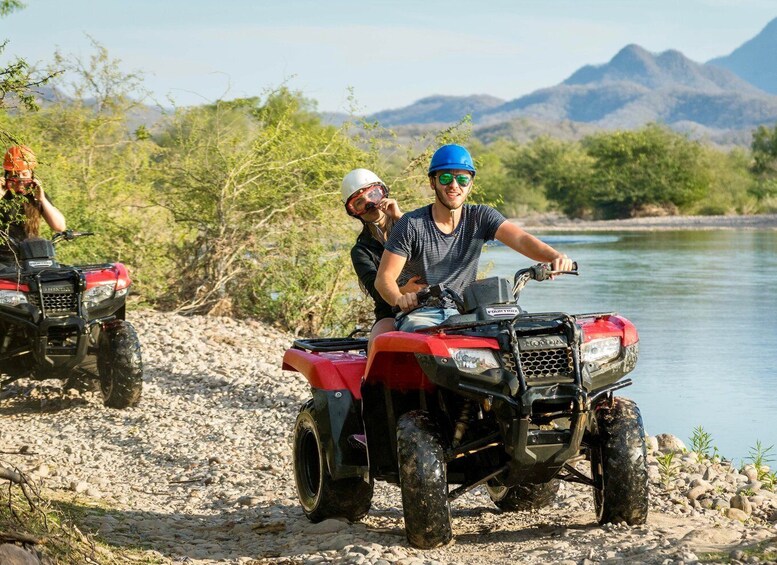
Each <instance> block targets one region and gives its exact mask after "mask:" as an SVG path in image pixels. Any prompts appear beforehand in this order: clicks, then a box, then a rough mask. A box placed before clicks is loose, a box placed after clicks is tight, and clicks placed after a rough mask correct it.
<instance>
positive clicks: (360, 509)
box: [294, 400, 373, 522]
mask: <svg viewBox="0 0 777 565" xmlns="http://www.w3.org/2000/svg"><path fill="white" fill-rule="evenodd" d="M325 453H326V452H325V450H324V446H323V445H322V442H321V434H320V431H319V425H318V419H317V418H316V409H315V407H314V406H313V401H312V400H309V401H308V402H307V403H305V404H304V405H303V406H302V408H301V410H300V413H299V415H298V416H297V423H296V424H295V425H294V480H295V481H296V483H297V495H298V497H299V501H300V504H302V511H303V512H304V513H305V516H307V517H308V519H309V520H310V521H311V522H320V521H322V520H325V519H327V518H346V519H348V520H349V521H351V522H356V521H357V520H360V519H362V518H363V517H364V516H366V515H367V512H369V510H370V505H371V504H372V488H373V485H372V480H370V482H366V481H364V480H363V479H361V478H359V477H350V478H346V479H339V480H334V479H333V478H332V475H331V474H330V472H329V469H328V468H327V464H326V455H325Z"/></svg>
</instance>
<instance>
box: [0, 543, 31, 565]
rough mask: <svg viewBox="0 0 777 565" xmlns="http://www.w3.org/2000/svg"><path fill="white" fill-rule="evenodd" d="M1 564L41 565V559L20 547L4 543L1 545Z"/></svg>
mask: <svg viewBox="0 0 777 565" xmlns="http://www.w3.org/2000/svg"><path fill="white" fill-rule="evenodd" d="M0 563H2V565H40V559H38V558H37V557H36V556H35V555H33V554H32V553H30V552H29V551H26V550H24V549H22V548H21V547H19V546H18V545H11V544H10V543H4V544H3V545H0Z"/></svg>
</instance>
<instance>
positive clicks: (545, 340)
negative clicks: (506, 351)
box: [518, 335, 567, 351]
mask: <svg viewBox="0 0 777 565" xmlns="http://www.w3.org/2000/svg"><path fill="white" fill-rule="evenodd" d="M518 344H519V347H520V348H521V349H522V350H527V351H530V350H533V349H557V348H560V347H566V346H567V340H566V339H564V336H561V335H546V336H541V337H525V338H522V339H519V340H518Z"/></svg>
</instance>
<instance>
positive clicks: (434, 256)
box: [385, 204, 505, 296]
mask: <svg viewBox="0 0 777 565" xmlns="http://www.w3.org/2000/svg"><path fill="white" fill-rule="evenodd" d="M461 212H462V213H461V221H460V222H459V225H458V226H456V229H455V230H453V233H450V234H445V233H443V232H441V231H440V229H439V228H438V227H437V225H436V224H435V223H434V219H433V218H432V206H431V204H430V205H429V206H424V207H423V208H419V209H417V210H413V211H412V212H408V213H407V214H405V215H404V216H402V217H401V218H400V219H399V221H398V222H397V223H396V225H395V226H394V229H392V230H391V235H389V239H388V241H387V242H386V245H385V248H386V249H387V250H388V251H391V252H392V253H395V254H397V255H401V256H402V257H406V258H407V263H406V264H405V268H404V269H403V271H402V272H403V274H406V275H409V276H416V275H419V276H420V277H421V281H422V282H425V283H427V284H429V285H434V284H440V283H443V284H445V286H446V287H449V288H450V289H451V290H453V291H455V292H456V293H457V294H459V296H462V295H463V292H464V289H465V288H466V287H467V286H468V285H469V284H470V283H471V282H472V281H474V280H475V278H476V277H477V274H478V260H479V259H480V253H481V251H483V245H484V244H485V242H487V241H491V240H493V239H494V236H495V235H496V230H497V229H499V226H501V225H502V223H503V222H504V221H505V217H504V216H503V215H502V214H500V213H499V212H497V211H496V210H494V209H493V208H491V207H490V206H484V205H482V204H479V205H473V204H465V205H464V206H463V207H462V211H461Z"/></svg>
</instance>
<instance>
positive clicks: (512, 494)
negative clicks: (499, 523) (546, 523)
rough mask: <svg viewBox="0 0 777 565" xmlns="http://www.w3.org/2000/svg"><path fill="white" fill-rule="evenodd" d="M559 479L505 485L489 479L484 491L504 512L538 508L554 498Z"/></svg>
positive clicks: (559, 482) (547, 504) (548, 503)
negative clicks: (537, 482)
mask: <svg viewBox="0 0 777 565" xmlns="http://www.w3.org/2000/svg"><path fill="white" fill-rule="evenodd" d="M560 484H561V481H559V480H558V479H551V480H550V481H548V482H547V483H540V484H532V483H523V484H518V485H515V486H512V487H506V486H503V485H500V484H497V483H496V482H493V481H489V483H488V484H487V485H486V492H488V496H490V497H491V500H493V501H494V504H496V506H497V508H499V509H500V510H504V511H506V512H515V511H519V510H539V509H540V508H544V507H546V506H549V505H550V504H551V503H552V502H553V501H554V500H555V498H556V494H557V493H558V487H559V485H560Z"/></svg>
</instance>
